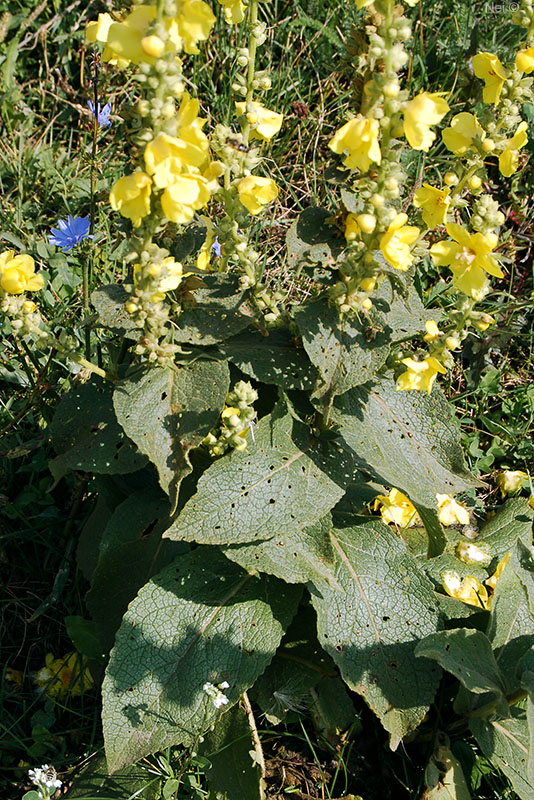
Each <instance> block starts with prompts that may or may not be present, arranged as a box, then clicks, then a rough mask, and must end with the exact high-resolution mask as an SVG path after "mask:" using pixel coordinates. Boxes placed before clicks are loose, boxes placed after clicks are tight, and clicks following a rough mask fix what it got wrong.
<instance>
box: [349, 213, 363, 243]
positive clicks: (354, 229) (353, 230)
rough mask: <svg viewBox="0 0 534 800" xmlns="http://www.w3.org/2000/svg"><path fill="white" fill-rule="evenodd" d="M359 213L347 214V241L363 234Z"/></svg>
mask: <svg viewBox="0 0 534 800" xmlns="http://www.w3.org/2000/svg"><path fill="white" fill-rule="evenodd" d="M357 216H358V215H357V214H347V217H346V219H345V241H347V242H353V241H354V240H355V239H359V238H360V236H361V233H362V231H361V228H360V226H359V225H358V220H357Z"/></svg>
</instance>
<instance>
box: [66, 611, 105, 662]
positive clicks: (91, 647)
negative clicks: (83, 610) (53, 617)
mask: <svg viewBox="0 0 534 800" xmlns="http://www.w3.org/2000/svg"><path fill="white" fill-rule="evenodd" d="M64 622H65V628H66V629H67V633H68V635H69V637H70V640H71V642H72V644H73V645H74V647H75V648H76V650H77V651H78V652H79V653H81V654H82V655H84V656H87V658H95V659H99V658H101V656H102V653H103V647H102V644H101V642H100V639H99V637H98V631H97V629H96V625H95V623H94V622H93V621H92V620H90V619H83V617H80V616H78V615H72V616H68V617H65V620H64Z"/></svg>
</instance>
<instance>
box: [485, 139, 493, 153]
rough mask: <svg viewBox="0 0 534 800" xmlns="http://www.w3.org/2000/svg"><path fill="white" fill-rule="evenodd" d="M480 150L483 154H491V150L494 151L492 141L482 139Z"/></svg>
mask: <svg viewBox="0 0 534 800" xmlns="http://www.w3.org/2000/svg"><path fill="white" fill-rule="evenodd" d="M482 149H483V151H484V152H485V153H491V151H492V150H495V142H494V141H493V139H484V141H483V142H482Z"/></svg>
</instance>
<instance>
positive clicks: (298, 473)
mask: <svg viewBox="0 0 534 800" xmlns="http://www.w3.org/2000/svg"><path fill="white" fill-rule="evenodd" d="M352 472H353V470H352V459H351V458H350V456H349V455H348V454H346V453H344V451H343V450H342V449H341V448H340V447H339V445H338V444H337V443H336V442H335V441H332V440H328V439H324V440H323V439H318V438H316V437H314V436H312V434H311V432H310V431H309V429H308V428H307V426H305V425H303V424H302V423H300V422H298V421H297V420H296V419H294V418H293V417H292V416H291V414H290V413H288V411H287V409H286V406H285V403H283V402H281V403H279V404H278V405H277V406H276V407H275V409H274V411H273V413H272V414H271V415H269V416H267V417H263V419H261V420H260V422H259V423H258V425H257V427H256V429H255V442H252V443H250V444H249V447H248V449H247V450H246V451H245V452H238V451H234V452H233V453H231V454H230V455H226V456H225V457H224V458H222V459H221V460H220V461H218V462H216V463H215V464H213V465H212V466H211V467H210V468H209V469H208V470H206V472H205V473H204V474H203V475H202V477H201V478H200V480H199V482H198V489H197V493H196V494H195V495H194V496H193V497H192V498H191V499H190V500H189V501H188V502H187V503H186V504H185V506H184V508H183V509H182V511H181V513H180V514H179V516H178V517H177V519H176V520H175V521H174V522H173V524H172V525H171V527H170V528H169V530H168V531H167V532H166V534H165V536H168V537H170V538H172V539H186V540H187V541H196V542H201V543H203V544H223V545H228V544H239V543H243V542H257V541H261V540H265V539H269V538H271V537H272V536H275V535H276V534H278V533H280V531H284V532H285V534H286V535H289V534H290V533H291V532H293V531H298V530H302V528H304V527H306V526H307V525H311V524H312V523H313V522H315V521H316V520H318V519H320V518H321V517H323V516H324V515H325V514H326V513H327V512H328V511H329V510H330V509H331V508H332V506H334V505H335V504H336V502H337V501H338V500H339V499H340V498H341V497H342V495H343V492H344V488H343V487H344V486H345V485H346V484H347V483H349V482H350V480H351V477H352Z"/></svg>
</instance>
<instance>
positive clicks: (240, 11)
mask: <svg viewBox="0 0 534 800" xmlns="http://www.w3.org/2000/svg"><path fill="white" fill-rule="evenodd" d="M219 3H220V4H221V6H224V18H225V20H226V22H227V23H228V25H235V24H237V23H238V22H243V18H244V11H245V4H244V3H243V2H242V0H219Z"/></svg>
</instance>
